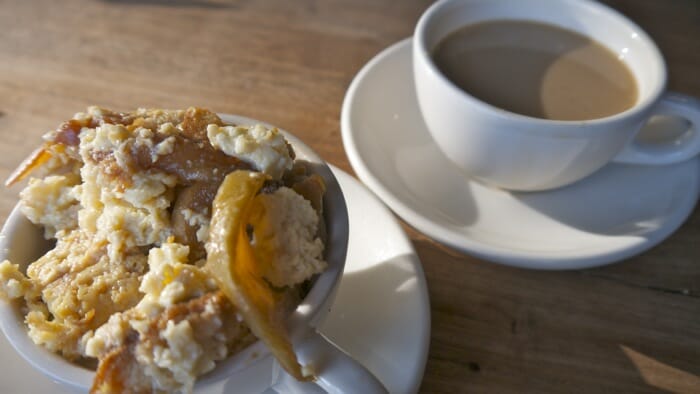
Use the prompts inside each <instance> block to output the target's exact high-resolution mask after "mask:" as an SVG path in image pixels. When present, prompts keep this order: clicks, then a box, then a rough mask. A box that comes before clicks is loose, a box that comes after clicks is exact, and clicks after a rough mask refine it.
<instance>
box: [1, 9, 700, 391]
mask: <svg viewBox="0 0 700 394" xmlns="http://www.w3.org/2000/svg"><path fill="white" fill-rule="evenodd" d="M429 3H430V2H429V1H419V0H400V1H399V0H394V1H391V0H358V1H354V0H328V1H320V0H319V1H312V0H299V1H284V0H278V1H273V0H259V1H253V0H237V1H235V0H231V1H224V0H221V1H214V0H192V1H186V0H172V1H166V0H124V1H117V0H103V1H98V0H94V1H78V0H66V1H49V0H45V1H0V137H1V140H0V178H3V179H5V178H6V177H7V176H8V175H9V173H10V172H11V171H12V170H13V169H14V167H15V166H16V165H17V164H18V163H19V162H20V161H21V160H22V159H23V158H24V157H26V156H27V155H28V154H29V153H30V152H31V151H32V150H33V149H34V148H35V147H36V146H37V145H38V144H39V143H40V136H41V135H42V134H43V133H44V132H46V131H48V130H50V129H52V128H54V127H56V126H57V125H58V124H59V123H60V122H61V121H62V120H64V119H67V118H68V117H70V116H71V115H72V114H73V113H75V112H78V111H81V110H83V109H84V108H85V107H86V106H88V105H91V104H98V105H101V106H105V107H109V108H115V109H122V110H125V109H133V108H135V107H161V108H184V107H187V106H190V105H197V106H202V107H207V108H210V109H212V110H215V111H218V112H225V113H235V114H240V115H244V116H249V117H253V118H257V119H262V120H265V121H267V122H269V123H272V124H276V125H278V126H280V127H282V128H284V129H287V130H289V131H291V132H292V133H294V134H296V135H297V136H299V137H300V138H302V139H303V140H305V141H306V142H307V143H308V144H309V145H310V146H311V147H312V148H314V149H315V150H316V151H318V152H319V153H320V154H321V156H323V157H324V158H325V159H326V160H327V161H329V162H330V163H332V164H334V165H336V166H338V167H340V168H341V169H343V170H346V171H348V172H350V173H352V169H351V167H350V165H349V162H348V160H347V157H346V155H345V152H344V150H343V145H342V143H341V137H340V130H339V128H340V126H339V117H340V108H341V105H342V101H343V96H344V94H345V91H346V89H347V87H348V85H349V83H350V81H351V80H352V78H353V76H354V75H355V74H356V73H357V71H358V70H359V69H360V67H362V66H363V65H364V64H365V63H366V62H367V61H368V60H369V59H370V58H371V57H372V56H373V55H375V54H376V53H378V52H379V51H381V50H382V49H383V48H385V47H387V46H388V45H390V44H392V43H394V42H396V41H398V40H401V39H403V38H405V37H408V36H410V35H411V34H412V30H413V27H414V25H415V23H416V21H417V19H418V17H419V15H420V14H421V13H422V12H423V11H424V10H425V9H426V8H427V7H428V6H429ZM606 3H609V4H610V5H611V6H613V7H614V8H616V9H618V10H619V11H621V12H622V13H623V14H625V15H627V16H628V17H630V18H632V19H633V20H635V21H636V22H637V23H639V24H640V25H641V26H642V27H643V28H644V29H645V30H646V31H647V32H648V33H649V34H650V35H651V36H652V37H653V38H654V39H655V40H656V42H657V43H658V45H659V47H660V49H661V51H662V52H663V54H664V55H665V57H666V60H667V63H668V68H669V88H670V89H672V90H676V91H680V92H683V93H687V94H691V95H695V96H699V97H700V2H698V1H697V0H668V1H666V0H609V1H606ZM18 192H19V188H11V189H4V190H2V191H1V192H0V219H2V221H4V219H5V218H6V217H7V215H8V214H9V212H10V210H11V208H12V207H13V206H14V204H15V203H16V201H17V194H18ZM406 230H407V231H408V232H409V234H410V236H411V238H412V240H413V242H414V245H415V247H416V249H417V251H418V254H419V256H420V259H421V260H422V263H423V267H424V269H425V273H426V276H427V280H428V286H429V289H430V298H431V310H432V338H431V344H430V354H429V360H428V363H427V367H426V371H425V376H424V379H423V383H422V386H421V389H420V391H421V392H423V393H459V392H472V393H481V392H486V393H603V392H606V393H607V392H611V393H612V392H614V393H618V392H619V393H654V392H686V393H693V392H695V393H700V246H699V244H700V210H699V209H696V210H695V211H694V213H693V214H692V215H691V217H690V218H689V219H688V221H687V222H686V223H685V224H684V225H683V226H682V227H681V228H680V229H679V230H678V231H677V232H676V233H675V234H673V235H672V236H671V237H670V238H669V239H668V240H667V241H665V242H664V243H662V244H661V245H659V246H657V247H655V248H653V249H652V250H650V251H648V252H646V253H644V254H642V255H640V256H637V257H634V258H631V259H629V260H627V261H624V262H621V263H618V264H614V265H611V266H607V267H603V268H598V269H591V270H582V271H570V272H538V271H528V270H522V269H514V268H509V267H504V266H500V265H496V264H492V263H489V262H486V261H481V260H479V259H476V258H474V257H470V256H468V255H463V254H460V253H457V252H455V251H452V250H449V249H447V248H445V247H442V246H440V245H438V244H436V243H434V242H433V241H431V240H429V239H427V238H425V237H424V236H422V235H420V234H418V233H417V232H415V231H413V230H412V229H410V228H409V227H406Z"/></svg>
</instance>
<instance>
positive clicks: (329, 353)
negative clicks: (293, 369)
mask: <svg viewBox="0 0 700 394" xmlns="http://www.w3.org/2000/svg"><path fill="white" fill-rule="evenodd" d="M293 342H294V349H295V352H296V355H297V358H298V359H299V362H300V363H301V364H302V365H304V366H308V367H310V368H312V369H313V371H314V373H315V375H316V380H315V381H314V382H311V383H306V382H299V381H297V380H296V379H294V377H292V376H290V375H289V374H287V373H286V372H285V371H284V369H282V367H281V366H280V365H279V364H278V363H277V361H275V363H274V370H273V374H272V381H273V384H272V387H271V389H272V390H274V391H276V392H278V393H285V394H287V393H300V394H301V393H303V394H307V393H326V392H327V393H330V394H349V393H363V394H375V393H376V394H380V393H388V391H387V389H386V388H385V387H384V385H383V384H382V383H381V382H380V381H379V379H377V377H376V376H374V375H373V374H372V372H370V371H369V370H368V369H367V368H365V367H364V366H363V365H362V364H360V363H359V362H358V361H357V360H355V359H354V358H352V356H350V355H349V354H347V353H345V352H344V351H343V350H342V349H340V348H339V347H338V346H337V345H336V344H334V343H333V342H332V341H330V340H329V339H328V338H326V337H325V336H323V335H322V334H321V333H319V332H318V331H316V329H314V328H309V329H308V330H305V333H304V334H303V336H301V337H297V338H295V339H294V340H293Z"/></svg>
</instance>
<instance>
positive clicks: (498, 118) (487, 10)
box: [413, 0, 700, 191]
mask: <svg viewBox="0 0 700 394" xmlns="http://www.w3.org/2000/svg"><path fill="white" fill-rule="evenodd" d="M504 19H511V20H526V21H534V22H540V23H546V24H550V25H555V26H559V27H562V28H565V29H568V30H573V31H575V32H578V33H580V34H582V35H584V36H587V37H589V38H591V39H593V40H595V41H597V42H599V43H601V44H603V45H604V46H606V47H607V48H608V49H610V50H611V51H612V52H613V53H614V54H616V55H618V56H619V58H620V59H621V60H622V61H623V62H624V63H625V64H626V65H627V67H628V68H629V69H630V70H631V72H632V74H633V75H634V79H635V81H636V83H637V88H638V98H637V102H636V104H635V105H634V106H633V107H631V108H630V109H627V110H625V111H623V112H620V113H617V114H614V115H612V116H608V117H604V118H600V119H594V120H585V121H559V120H548V119H540V118H534V117H529V116H524V115H519V114H515V113H512V112H508V111H505V110H503V109H500V108H497V107H494V106H492V105H490V104H487V103H485V102H483V101H480V100H479V99H477V98H475V97H473V96H471V95H470V94H469V93H467V92H465V91H464V90H462V89H461V88H459V87H457V85H455V84H454V83H452V82H451V81H450V80H448V79H447V77H445V76H444V75H443V74H442V73H441V72H440V71H439V70H438V68H437V67H436V65H435V63H434V61H433V59H432V57H431V55H432V51H433V50H434V48H435V46H436V45H437V44H438V43H439V42H440V41H441V40H442V39H443V38H445V37H446V36H447V35H449V34H450V33H452V32H454V31H455V30H457V29H459V28H461V27H463V26H467V25H470V24H474V23H478V22H485V21H492V20H504ZM513 67H517V65H513ZM413 71H414V79H415V84H416V91H417V95H418V103H419V105H420V110H421V113H422V115H423V119H424V120H425V123H426V125H427V126H428V129H429V131H430V134H431V135H432V137H433V139H434V140H435V142H436V143H437V145H438V147H439V148H440V149H441V151H442V152H443V153H444V154H445V155H446V156H447V157H448V158H449V159H450V160H451V161H452V162H453V163H454V164H455V165H456V166H457V167H459V168H461V169H462V170H463V171H464V172H465V173H466V174H467V175H468V176H469V177H472V178H474V179H476V180H478V181H481V182H483V183H486V184H489V185H493V186H497V187H500V188H504V189H511V190H526V191H534V190H546V189H552V188H556V187H560V186H563V185H567V184H570V183H573V182H575V181H577V180H579V179H582V178H584V177H586V176H588V175H590V174H592V173H593V172H595V171H596V170H598V169H600V168H601V167H603V166H605V165H606V164H607V163H609V162H610V161H616V162H624V163H635V164H647V165H663V164H670V163H675V162H680V161H684V160H688V159H690V158H693V157H694V156H696V155H697V154H698V153H699V152H700V131H699V128H700V101H699V100H697V99H695V98H692V97H689V96H684V95H680V94H675V93H665V92H664V89H665V85H666V66H665V64H664V60H663V58H662V56H661V53H660V52H659V50H658V48H657V47H656V45H655V44H654V42H653V41H652V40H651V39H650V38H649V36H648V35H647V34H646V33H645V32H644V31H642V29H641V28H640V27H639V26H637V25H636V24H634V23H633V22H631V21H630V20H629V19H627V18H625V17H624V16H622V15H621V14H619V13H618V12H617V11H615V10H613V9H611V8H608V7H607V6H604V5H602V4H599V3H596V2H592V1H587V0H586V1H582V0H558V1H551V0H441V1H438V2H437V3H435V4H433V5H432V6H431V7H430V8H428V10H426V11H425V13H424V14H423V15H422V16H421V18H420V20H419V21H418V24H417V26H416V29H415V34H414V38H413ZM654 115H670V116H678V117H682V118H685V119H686V120H688V121H689V124H690V128H689V130H688V131H687V132H685V133H684V134H683V135H682V136H679V137H677V138H674V139H672V140H670V141H663V143H660V144H656V145H654V146H651V147H649V146H645V145H643V144H638V143H636V142H635V136H636V135H637V133H638V131H639V130H640V129H641V128H642V127H643V126H644V125H645V123H647V122H648V121H649V119H650V118H651V117H652V116H654Z"/></svg>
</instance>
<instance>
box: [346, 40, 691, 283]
mask: <svg viewBox="0 0 700 394" xmlns="http://www.w3.org/2000/svg"><path fill="white" fill-rule="evenodd" d="M411 50H412V37H407V38H405V39H403V40H400V41H398V42H396V43H394V44H392V45H390V46H389V47H387V48H384V49H383V50H381V51H380V52H379V53H377V54H376V55H375V56H374V57H373V58H372V59H371V60H369V61H368V62H367V63H366V64H365V65H364V66H363V67H362V68H361V69H360V71H359V72H358V73H357V74H356V75H355V77H354V78H353V80H352V82H351V83H350V86H349V87H348V90H347V91H346V94H345V96H344V98H343V105H342V109H341V122H340V123H341V137H342V141H343V145H344V147H345V152H346V155H347V156H348V159H349V161H350V164H351V166H352V168H353V170H354V171H355V172H356V174H357V176H358V178H360V179H361V180H362V182H363V183H365V184H366V185H367V186H368V188H369V189H370V190H372V191H373V192H374V193H375V194H376V195H377V196H378V197H379V198H380V199H381V200H382V201H383V202H384V203H385V204H386V205H387V206H389V208H391V210H392V211H394V212H395V213H396V214H397V215H398V216H400V217H401V219H403V220H404V221H405V222H406V223H407V224H409V225H410V226H411V227H413V228H414V229H416V230H417V231H419V232H421V233H423V234H425V235H426V236H428V237H430V238H432V239H434V240H435V241H437V242H439V243H441V244H444V245H446V246H448V247H450V248H452V249H455V250H457V251H460V252H462V253H466V254H470V255H472V256H475V257H477V258H480V259H483V260H488V261H490V262H495V263H498V264H503V265H509V266H514V267H520V268H530V269H539V270H566V269H585V268H592V267H598V266H603V265H607V264H611V263H614V262H618V261H620V260H624V259H626V258H629V257H632V256H635V255H638V254H640V253H642V252H644V251H646V250H649V249H651V248H652V247H654V246H656V245H658V244H659V243H661V242H662V241H663V240H664V239H666V238H667V237H669V236H670V235H671V234H673V233H674V232H675V231H676V230H677V229H678V228H679V227H680V226H681V225H682V224H683V223H684V222H685V220H686V219H687V218H688V216H689V215H690V214H691V213H692V211H693V210H694V207H695V205H696V203H697V201H698V195H699V194H700V182H698V181H697V180H696V181H695V182H693V183H692V185H691V187H692V189H690V190H688V194H689V195H693V196H694V198H688V199H687V203H686V204H684V205H682V206H680V207H676V208H675V209H674V210H673V212H672V214H671V215H669V217H668V218H667V219H666V220H665V221H664V224H663V225H662V226H661V227H660V228H659V229H657V230H655V231H654V232H652V233H650V234H648V236H647V237H638V241H637V242H634V243H632V244H630V245H624V246H623V247H617V248H615V247H613V248H603V249H591V250H589V251H583V252H582V251H581V250H567V251H557V252H547V251H527V250H517V251H516V250H509V249H505V248H502V247H498V246H494V245H489V244H487V243H484V242H480V241H478V240H475V239H473V238H470V237H469V236H468V235H467V234H464V233H460V232H458V231H455V230H453V229H450V228H449V227H447V226H444V225H441V224H439V223H438V222H436V221H435V220H433V219H431V218H430V217H428V216H426V215H423V214H421V213H419V212H417V211H416V210H414V209H412V208H411V206H410V205H409V204H406V203H404V201H402V200H401V199H400V198H399V197H397V195H396V194H395V193H394V192H393V191H392V190H390V189H389V188H388V187H387V186H385V185H384V184H383V183H382V182H381V180H380V179H379V178H378V177H377V176H375V175H374V173H373V172H372V171H371V169H370V168H369V167H370V166H369V165H368V164H366V160H364V159H363V157H362V156H363V155H362V153H361V152H360V150H359V149H358V144H357V143H356V135H355V134H356V133H355V132H354V131H353V130H354V128H353V125H352V120H351V118H352V116H353V115H352V114H353V112H354V107H355V105H356V102H355V97H356V95H357V92H358V90H359V89H360V88H361V87H362V84H363V82H364V80H365V79H366V78H367V76H368V75H369V74H370V73H371V72H373V70H374V69H375V67H376V66H378V65H379V64H381V63H383V62H384V61H386V60H387V59H388V58H391V57H393V56H398V53H400V52H403V51H411ZM408 58H409V59H410V58H411V57H410V55H409V56H408ZM411 83H413V81H411ZM426 132H427V131H426ZM690 160H694V161H696V170H695V173H696V174H698V173H700V158H698V157H695V158H693V159H690ZM465 182H469V183H475V181H474V180H470V179H467V178H465ZM503 193H507V192H505V191H504V192H503Z"/></svg>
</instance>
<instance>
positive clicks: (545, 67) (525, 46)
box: [433, 20, 637, 120]
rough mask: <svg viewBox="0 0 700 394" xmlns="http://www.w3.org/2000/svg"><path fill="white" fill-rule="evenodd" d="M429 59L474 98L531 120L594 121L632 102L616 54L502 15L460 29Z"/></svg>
mask: <svg viewBox="0 0 700 394" xmlns="http://www.w3.org/2000/svg"><path fill="white" fill-rule="evenodd" d="M433 59H434V60H435V63H436V65H437V67H438V68H439V69H440V70H441V71H442V73H444V74H445V76H447V78H449V79H450V80H451V81H452V82H454V83H455V84H456V85H458V86H459V87H460V88H462V89H464V90H465V91H466V92H468V93H469V94H471V95H472V96H475V97H477V98H479V99H480V100H482V101H485V102H487V103H489V104H492V105H494V106H496V107H499V108H502V109H505V110H508V111H511V112H516V113H519V114H523V115H528V116H532V117H537V118H544V119H555V120H589V119H597V118H602V117H606V116H609V115H613V114H616V113H619V112H622V111H624V110H626V109H628V108H631V107H632V106H633V105H634V104H635V102H636V100H637V85H636V83H635V81H634V77H633V75H632V73H631V72H630V70H629V69H628V68H627V66H625V65H624V64H623V63H622V61H620V60H619V59H618V58H617V57H616V56H615V54H613V53H612V52H611V51H610V50H608V49H607V48H605V47H604V46H603V45H601V44H599V43H597V42H595V41H593V40H591V39H590V38H588V37H585V36H583V35H581V34H578V33H575V32H572V31H569V30H565V29H562V28H559V27H556V26H552V25H546V24H542V23H535V22H526V21H506V20H502V21H492V22H482V23H478V24H474V25H469V26H465V27H463V28H461V29H459V30H457V31H455V32H453V33H451V34H450V35H448V36H447V37H446V38H445V39H443V40H442V41H441V42H440V43H439V44H438V45H437V47H436V48H435V51H434V53H433Z"/></svg>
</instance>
